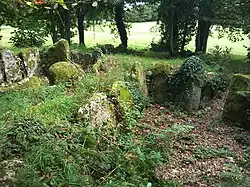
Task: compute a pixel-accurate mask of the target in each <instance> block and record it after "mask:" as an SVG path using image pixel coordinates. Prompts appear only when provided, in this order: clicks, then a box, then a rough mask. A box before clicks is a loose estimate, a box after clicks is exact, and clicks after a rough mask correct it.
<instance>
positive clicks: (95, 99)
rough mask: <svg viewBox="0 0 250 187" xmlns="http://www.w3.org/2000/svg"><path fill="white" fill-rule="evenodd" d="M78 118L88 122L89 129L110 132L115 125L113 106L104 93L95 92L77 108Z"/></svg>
mask: <svg viewBox="0 0 250 187" xmlns="http://www.w3.org/2000/svg"><path fill="white" fill-rule="evenodd" d="M78 118H80V119H82V120H84V121H85V122H87V123H88V124H89V128H90V129H91V130H94V129H97V130H98V131H100V132H101V131H104V133H112V131H113V130H114V128H115V126H116V116H115V108H114V106H113V104H112V103H111V102H110V101H109V100H108V97H107V95H106V94H105V93H95V94H94V95H93V96H92V97H91V98H90V100H89V103H88V104H86V105H85V106H84V107H81V108H80V109H79V110H78Z"/></svg>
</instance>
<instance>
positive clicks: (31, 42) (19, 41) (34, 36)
mask: <svg viewBox="0 0 250 187" xmlns="http://www.w3.org/2000/svg"><path fill="white" fill-rule="evenodd" d="M12 34H13V36H11V38H10V40H11V42H12V44H13V46H15V47H41V46H42V45H43V44H44V43H45V41H46V35H45V33H44V32H43V31H42V30H37V29H30V30H23V29H17V30H14V32H12Z"/></svg>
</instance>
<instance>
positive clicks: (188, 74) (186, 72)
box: [169, 56, 204, 96]
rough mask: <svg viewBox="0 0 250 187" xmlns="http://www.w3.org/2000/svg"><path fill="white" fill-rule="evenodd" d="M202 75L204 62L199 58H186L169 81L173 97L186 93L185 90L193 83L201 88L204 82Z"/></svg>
mask: <svg viewBox="0 0 250 187" xmlns="http://www.w3.org/2000/svg"><path fill="white" fill-rule="evenodd" d="M203 73H204V62H203V61H202V60H201V59H200V58H199V57H196V56H192V57H189V58H187V59H186V60H185V61H184V63H183V64H182V66H181V67H180V69H179V70H178V71H177V72H176V74H174V75H173V77H172V78H171V79H170V81H169V83H170V88H171V90H172V94H173V95H174V96H175V95H177V94H180V93H182V92H183V91H187V90H186V89H187V88H188V86H189V85H190V83H193V82H194V83H195V84H196V85H200V86H201V85H202V84H203V82H204V80H203V79H204V77H203Z"/></svg>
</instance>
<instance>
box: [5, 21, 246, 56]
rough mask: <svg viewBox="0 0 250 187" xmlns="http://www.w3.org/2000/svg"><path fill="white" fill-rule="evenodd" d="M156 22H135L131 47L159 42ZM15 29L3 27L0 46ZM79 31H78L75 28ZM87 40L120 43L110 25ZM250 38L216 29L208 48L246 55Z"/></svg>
mask: <svg viewBox="0 0 250 187" xmlns="http://www.w3.org/2000/svg"><path fill="white" fill-rule="evenodd" d="M156 28H157V25H156V22H145V23H133V24H131V28H130V30H129V47H130V48H132V49H147V48H149V46H150V43H151V42H152V41H154V42H157V41H158V40H159V39H160V33H159V32H157V31H156V30H157V29H156ZM13 30H14V29H13V28H11V27H3V28H2V29H1V31H0V35H2V36H3V38H2V40H0V47H11V43H10V40H9V39H10V37H11V32H12V31H13ZM75 32H76V33H77V31H76V30H75ZM72 40H73V42H72V43H78V36H77V34H76V35H75V37H73V39H72ZM85 40H86V45H87V47H92V46H95V45H96V44H114V45H118V44H119V43H120V41H119V38H118V37H116V36H115V35H114V34H111V30H110V28H109V27H108V26H95V27H93V26H92V27H91V28H89V29H88V31H86V32H85ZM249 43H250V41H249V39H247V38H245V40H243V41H239V42H231V41H229V40H228V39H227V37H224V38H221V39H218V33H217V32H216V31H214V32H213V33H212V35H211V36H210V37H209V40H208V49H210V48H213V47H214V46H215V45H219V46H221V47H226V46H227V47H229V48H232V54H234V55H246V53H247V51H246V49H245V48H244V45H249ZM51 44H52V41H51V38H48V40H47V42H46V44H45V45H51ZM187 48H188V49H190V50H194V48H195V38H193V40H192V41H191V42H190V43H189V45H187Z"/></svg>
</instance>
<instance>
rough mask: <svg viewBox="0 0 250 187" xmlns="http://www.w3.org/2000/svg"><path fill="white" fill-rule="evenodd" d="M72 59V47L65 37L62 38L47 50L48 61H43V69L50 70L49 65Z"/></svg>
mask: <svg viewBox="0 0 250 187" xmlns="http://www.w3.org/2000/svg"><path fill="white" fill-rule="evenodd" d="M69 61H70V47H69V43H68V41H67V40H65V39H61V40H59V41H58V42H56V43H55V44H54V45H53V46H51V47H49V48H48V50H47V52H46V62H43V63H45V64H43V70H44V71H45V73H46V71H48V69H49V67H50V66H51V65H53V64H55V63H57V62H69Z"/></svg>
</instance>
